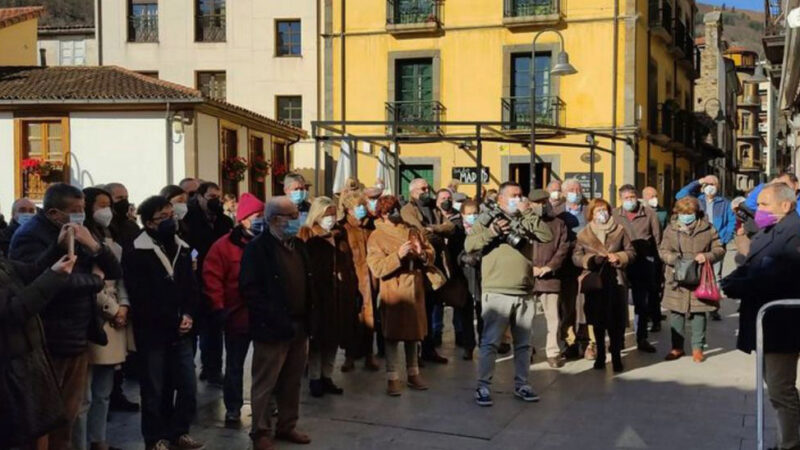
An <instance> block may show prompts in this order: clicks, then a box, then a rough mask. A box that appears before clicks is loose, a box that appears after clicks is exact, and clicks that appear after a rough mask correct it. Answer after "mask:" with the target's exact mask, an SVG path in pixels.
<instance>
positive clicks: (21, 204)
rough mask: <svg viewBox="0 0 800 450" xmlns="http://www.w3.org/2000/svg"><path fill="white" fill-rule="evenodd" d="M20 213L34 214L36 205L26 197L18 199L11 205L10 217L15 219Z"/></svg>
mask: <svg viewBox="0 0 800 450" xmlns="http://www.w3.org/2000/svg"><path fill="white" fill-rule="evenodd" d="M20 214H36V205H34V204H33V202H32V201H30V200H29V199H27V198H20V199H18V200H17V201H15V202H14V204H12V205H11V217H12V218H13V219H15V220H16V219H17V218H18V216H19V215H20ZM17 222H19V220H17Z"/></svg>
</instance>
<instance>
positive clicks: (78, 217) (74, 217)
mask: <svg viewBox="0 0 800 450" xmlns="http://www.w3.org/2000/svg"><path fill="white" fill-rule="evenodd" d="M85 221H86V214H85V213H71V214H70V215H69V223H74V224H78V225H83V223H84V222H85Z"/></svg>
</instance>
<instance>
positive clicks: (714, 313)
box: [711, 311, 722, 322]
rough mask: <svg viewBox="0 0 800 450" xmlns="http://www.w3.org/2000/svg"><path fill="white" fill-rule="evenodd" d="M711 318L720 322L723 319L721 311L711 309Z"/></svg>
mask: <svg viewBox="0 0 800 450" xmlns="http://www.w3.org/2000/svg"><path fill="white" fill-rule="evenodd" d="M711 320H713V321H714V322H719V321H720V320H722V316H720V315H719V311H711Z"/></svg>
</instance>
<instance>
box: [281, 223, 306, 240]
mask: <svg viewBox="0 0 800 450" xmlns="http://www.w3.org/2000/svg"><path fill="white" fill-rule="evenodd" d="M302 225H303V224H302V222H301V220H300V219H292V220H290V221H288V222H286V225H285V226H284V227H283V235H284V237H285V238H288V237H292V236H295V235H297V232H298V231H300V227H301V226H302Z"/></svg>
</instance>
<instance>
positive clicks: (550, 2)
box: [503, 0, 561, 17]
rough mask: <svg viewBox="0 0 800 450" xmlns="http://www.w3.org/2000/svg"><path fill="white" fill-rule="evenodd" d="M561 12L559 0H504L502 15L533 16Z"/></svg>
mask: <svg viewBox="0 0 800 450" xmlns="http://www.w3.org/2000/svg"><path fill="white" fill-rule="evenodd" d="M560 13H561V2H560V1H559V0H504V5H503V16H504V17H535V16H549V15H553V14H560Z"/></svg>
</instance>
